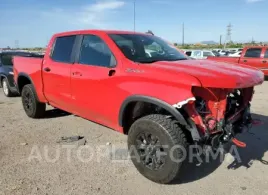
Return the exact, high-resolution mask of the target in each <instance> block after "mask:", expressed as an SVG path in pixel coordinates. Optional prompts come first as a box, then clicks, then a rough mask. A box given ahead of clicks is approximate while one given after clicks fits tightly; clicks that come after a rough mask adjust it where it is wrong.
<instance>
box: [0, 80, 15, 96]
mask: <svg viewBox="0 0 268 195" xmlns="http://www.w3.org/2000/svg"><path fill="white" fill-rule="evenodd" d="M1 85H2V88H3V92H4V95H5V96H6V97H13V96H14V95H15V94H14V93H12V91H11V90H10V88H9V83H8V80H7V79H6V78H4V79H3V80H2V83H1Z"/></svg>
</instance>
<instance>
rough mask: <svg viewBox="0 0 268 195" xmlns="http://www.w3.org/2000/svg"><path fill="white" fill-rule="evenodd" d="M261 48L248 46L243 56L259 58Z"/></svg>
mask: <svg viewBox="0 0 268 195" xmlns="http://www.w3.org/2000/svg"><path fill="white" fill-rule="evenodd" d="M261 51H262V49H261V48H249V49H247V51H246V53H245V56H244V57H246V58H260V57H261Z"/></svg>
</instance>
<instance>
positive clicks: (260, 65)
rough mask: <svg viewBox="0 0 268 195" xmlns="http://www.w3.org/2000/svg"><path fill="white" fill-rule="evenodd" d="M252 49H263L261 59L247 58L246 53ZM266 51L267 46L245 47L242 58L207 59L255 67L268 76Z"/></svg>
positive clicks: (212, 57) (210, 57)
mask: <svg viewBox="0 0 268 195" xmlns="http://www.w3.org/2000/svg"><path fill="white" fill-rule="evenodd" d="M251 48H261V49H262V52H261V55H260V57H259V58H249V57H245V53H246V51H247V50H248V49H251ZM266 50H268V47H267V46H263V47H261V46H254V47H245V48H244V49H243V51H242V53H241V57H214V56H209V57H208V58H207V59H209V60H213V61H220V62H228V63H229V62H230V63H236V64H243V65H248V66H252V67H255V68H257V69H259V70H261V71H262V72H263V73H264V74H265V75H266V76H268V56H265V53H266Z"/></svg>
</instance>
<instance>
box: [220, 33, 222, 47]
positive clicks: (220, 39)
mask: <svg viewBox="0 0 268 195" xmlns="http://www.w3.org/2000/svg"><path fill="white" fill-rule="evenodd" d="M221 37H222V35H220V46H221Z"/></svg>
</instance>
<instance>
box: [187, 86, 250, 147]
mask: <svg viewBox="0 0 268 195" xmlns="http://www.w3.org/2000/svg"><path fill="white" fill-rule="evenodd" d="M253 92H254V91H253V87H250V88H244V89H219V88H204V87H194V88H193V89H192V93H193V95H194V97H195V101H189V102H188V103H187V104H186V105H185V107H184V110H185V111H186V112H187V114H188V116H189V117H190V119H191V120H192V121H193V122H194V123H195V125H196V128H197V129H198V132H199V134H200V137H201V140H199V141H201V142H202V143H203V144H205V145H211V146H212V148H217V147H219V145H220V144H223V143H226V142H228V141H230V140H232V141H233V142H234V143H235V144H236V145H237V146H240V147H245V144H244V143H243V142H240V141H238V140H237V139H235V135H236V134H237V133H241V132H242V131H243V129H244V128H245V127H249V125H250V124H251V122H252V119H251V114H250V102H251V100H252V96H253Z"/></svg>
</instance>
